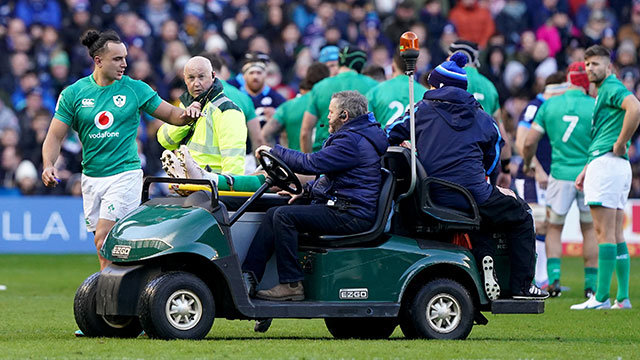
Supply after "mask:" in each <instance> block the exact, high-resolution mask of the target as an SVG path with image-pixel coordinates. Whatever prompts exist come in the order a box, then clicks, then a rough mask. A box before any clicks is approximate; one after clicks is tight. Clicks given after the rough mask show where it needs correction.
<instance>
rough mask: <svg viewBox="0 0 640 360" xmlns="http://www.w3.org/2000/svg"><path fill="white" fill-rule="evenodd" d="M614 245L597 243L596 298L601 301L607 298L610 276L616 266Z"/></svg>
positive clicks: (609, 288)
mask: <svg viewBox="0 0 640 360" xmlns="http://www.w3.org/2000/svg"><path fill="white" fill-rule="evenodd" d="M616 252H617V251H616V245H615V244H600V245H598V285H597V286H598V289H597V290H596V300H598V301H600V302H603V301H606V300H607V299H608V298H609V291H610V290H611V278H612V277H613V271H614V270H615V268H616Z"/></svg>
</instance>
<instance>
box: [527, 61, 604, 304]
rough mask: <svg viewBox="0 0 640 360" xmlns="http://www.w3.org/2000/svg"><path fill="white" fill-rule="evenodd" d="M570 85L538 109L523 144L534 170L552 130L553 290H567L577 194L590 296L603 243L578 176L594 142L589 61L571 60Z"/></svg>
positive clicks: (550, 271) (550, 249)
mask: <svg viewBox="0 0 640 360" xmlns="http://www.w3.org/2000/svg"><path fill="white" fill-rule="evenodd" d="M567 80H568V82H569V87H568V90H566V92H565V93H564V94H562V95H559V96H554V97H551V98H549V99H547V100H546V101H545V102H544V103H542V105H541V106H540V108H539V109H538V111H537V112H536V114H535V117H534V119H533V123H532V125H531V129H529V130H528V131H527V135H526V139H525V140H524V144H523V154H522V157H523V162H524V165H523V172H524V173H527V172H529V170H531V171H533V169H532V166H531V162H532V160H533V158H534V156H535V154H536V150H537V147H538V142H539V141H540V140H541V139H542V138H543V136H544V134H547V135H548V137H549V141H550V144H551V173H550V175H549V180H548V185H547V191H546V207H547V217H548V219H549V220H548V221H549V224H548V228H547V236H546V240H545V244H546V253H547V274H548V276H549V288H548V289H547V291H548V292H549V295H551V296H553V297H555V296H559V295H560V294H561V287H560V258H561V256H562V242H561V235H562V228H563V227H564V221H565V217H566V216H567V213H568V212H569V208H570V207H571V204H572V203H573V201H574V199H575V200H576V202H577V205H578V209H579V210H580V228H581V230H582V238H583V239H584V241H583V255H584V266H585V268H584V274H585V282H584V290H585V296H587V297H590V295H591V294H593V292H594V291H595V289H596V274H597V271H598V270H597V259H598V247H597V243H596V238H595V233H594V231H593V220H592V218H591V213H590V211H589V207H588V206H587V205H586V204H585V203H584V193H583V192H581V191H578V190H577V189H576V188H575V186H574V183H575V180H576V178H577V177H578V174H580V171H582V169H583V168H584V165H585V164H586V163H587V150H588V148H589V143H590V142H591V135H590V133H591V115H592V114H593V108H594V107H595V101H594V99H593V98H592V97H591V96H589V95H587V92H588V91H589V79H588V78H587V73H586V71H585V67H584V62H576V63H573V64H571V65H570V66H569V69H568V73H567ZM536 170H537V169H536Z"/></svg>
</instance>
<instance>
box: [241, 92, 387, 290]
mask: <svg viewBox="0 0 640 360" xmlns="http://www.w3.org/2000/svg"><path fill="white" fill-rule="evenodd" d="M328 119H329V132H330V133H331V136H330V137H329V139H327V141H326V142H325V144H324V146H323V148H322V150H320V151H318V152H316V153H313V154H305V153H302V152H299V151H295V150H290V149H286V148H284V147H282V146H279V145H276V147H275V148H273V149H272V148H270V147H268V146H261V147H260V148H258V149H257V151H256V156H260V155H259V154H258V153H259V152H260V151H261V150H266V151H269V152H271V153H272V154H274V155H276V156H277V157H279V158H281V159H282V160H283V161H284V162H285V163H286V164H287V165H288V166H289V167H290V168H291V170H292V171H294V172H296V173H300V174H306V175H316V176H317V177H316V180H314V181H310V182H308V183H307V184H305V185H304V194H308V195H309V196H310V197H311V199H312V201H311V204H309V205H289V206H280V207H274V208H271V209H269V210H268V211H267V212H266V214H265V218H264V221H263V223H262V224H261V226H260V228H259V229H258V231H257V233H256V235H255V237H254V238H253V241H252V243H251V247H250V248H249V252H248V254H247V258H246V259H245V261H244V264H243V265H242V270H243V272H245V273H248V274H250V275H248V276H249V278H252V277H255V278H254V279H255V281H253V284H254V286H255V283H257V282H259V281H260V280H261V279H262V276H263V275H264V271H265V267H266V264H267V261H268V260H269V258H270V257H271V256H272V255H273V254H274V253H275V255H276V263H277V268H278V277H279V284H278V285H276V286H275V287H273V288H271V289H268V290H261V291H258V292H257V293H256V294H255V296H256V297H257V298H260V299H264V300H303V299H304V289H303V286H302V279H303V278H304V275H303V272H302V268H301V267H300V264H299V262H298V234H299V233H301V232H308V233H313V234H335V235H338V234H349V233H357V232H361V231H363V230H366V229H368V228H370V227H371V226H372V219H373V218H374V217H375V214H376V209H377V207H376V206H377V199H378V193H379V191H380V182H381V172H380V171H381V170H380V157H381V156H382V155H383V154H384V153H385V152H386V150H387V147H388V142H387V138H386V136H385V134H384V132H383V131H382V129H380V125H379V123H378V122H377V121H376V119H375V118H374V116H373V114H372V113H369V112H367V100H366V98H365V97H364V96H362V95H361V94H360V93H358V92H356V91H342V92H338V93H335V94H334V95H333V96H332V98H331V103H330V104H329V115H328ZM300 196H302V195H296V196H293V197H292V199H291V200H290V202H289V203H293V202H294V201H295V200H296V199H297V198H299V197H300ZM276 234H277V236H276ZM250 292H251V293H252V294H253V292H254V290H253V289H251V291H250Z"/></svg>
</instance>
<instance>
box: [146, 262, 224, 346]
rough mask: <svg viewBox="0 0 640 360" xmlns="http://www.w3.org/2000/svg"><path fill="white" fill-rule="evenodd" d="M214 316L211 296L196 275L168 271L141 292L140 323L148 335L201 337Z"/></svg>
mask: <svg viewBox="0 0 640 360" xmlns="http://www.w3.org/2000/svg"><path fill="white" fill-rule="evenodd" d="M214 317H215V303H214V300H213V295H211V291H209V288H208V287H207V285H205V283H204V282H203V281H202V280H200V279H199V278H198V277H196V276H195V275H192V274H189V273H185V272H171V273H167V274H164V275H161V276H159V277H157V278H155V279H154V280H152V281H151V282H149V283H148V284H147V286H146V287H145V288H144V290H143V291H142V295H141V307H140V323H141V324H142V328H143V329H144V331H145V332H146V333H147V334H148V335H149V337H151V338H158V339H166V340H170V339H194V340H198V339H202V338H204V337H205V336H206V335H207V334H208V333H209V330H211V326H212V325H213V320H214Z"/></svg>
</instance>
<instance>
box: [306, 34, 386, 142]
mask: <svg viewBox="0 0 640 360" xmlns="http://www.w3.org/2000/svg"><path fill="white" fill-rule="evenodd" d="M338 62H339V64H340V68H339V70H338V75H336V76H332V77H329V78H326V79H324V80H322V81H320V82H319V83H317V84H316V85H315V86H314V87H313V89H312V90H311V92H310V93H309V94H310V96H311V97H310V99H309V106H308V107H307V111H305V113H304V118H303V119H302V128H301V129H300V149H301V150H302V152H305V153H311V152H316V151H319V150H320V149H322V144H323V143H324V141H325V140H326V139H327V138H328V137H329V127H328V125H329V121H328V120H327V119H328V118H327V116H328V114H329V103H330V102H331V96H333V94H334V93H337V92H340V91H344V90H356V91H358V92H359V93H360V94H362V95H364V94H366V93H367V91H369V90H370V89H371V88H373V87H374V86H376V85H378V82H377V81H375V80H373V79H372V78H370V77H368V76H364V75H362V74H360V72H361V71H362V68H364V64H365V63H366V62H367V54H366V53H365V52H364V51H362V50H360V49H358V48H356V47H354V46H345V47H344V48H342V49H340V53H339V59H338ZM314 133H315V134H314Z"/></svg>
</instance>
